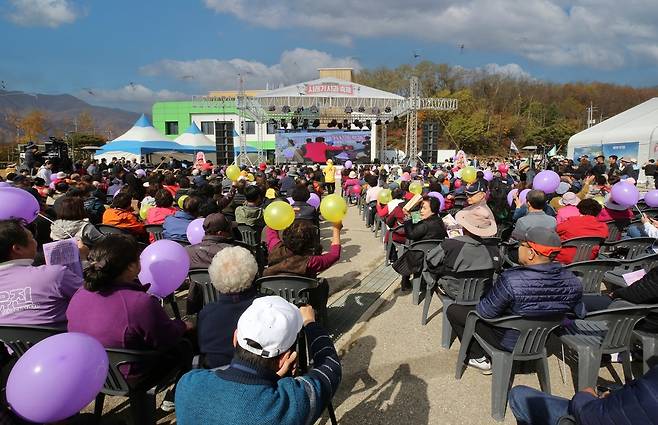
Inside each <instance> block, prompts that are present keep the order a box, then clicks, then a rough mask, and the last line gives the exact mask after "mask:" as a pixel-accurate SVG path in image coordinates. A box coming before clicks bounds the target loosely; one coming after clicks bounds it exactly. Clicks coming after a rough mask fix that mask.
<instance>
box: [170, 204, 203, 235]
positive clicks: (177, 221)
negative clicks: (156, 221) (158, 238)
mask: <svg viewBox="0 0 658 425" xmlns="http://www.w3.org/2000/svg"><path fill="white" fill-rule="evenodd" d="M200 208H201V198H199V197H198V196H190V197H188V198H186V199H185V201H184V202H183V210H182V211H176V212H175V213H174V214H173V215H170V216H168V217H167V218H165V221H164V223H162V235H163V236H164V238H165V239H169V240H171V241H177V242H189V241H188V240H187V226H189V225H190V223H191V222H192V221H194V219H196V218H197V217H198V216H199V209H200Z"/></svg>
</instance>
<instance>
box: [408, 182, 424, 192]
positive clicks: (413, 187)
mask: <svg viewBox="0 0 658 425" xmlns="http://www.w3.org/2000/svg"><path fill="white" fill-rule="evenodd" d="M409 192H411V193H413V194H414V195H420V194H421V193H423V184H422V183H421V182H418V181H415V182H411V184H410V185H409Z"/></svg>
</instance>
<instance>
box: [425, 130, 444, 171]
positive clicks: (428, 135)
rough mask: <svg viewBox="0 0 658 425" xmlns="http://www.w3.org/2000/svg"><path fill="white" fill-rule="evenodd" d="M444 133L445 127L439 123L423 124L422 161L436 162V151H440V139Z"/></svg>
mask: <svg viewBox="0 0 658 425" xmlns="http://www.w3.org/2000/svg"><path fill="white" fill-rule="evenodd" d="M442 133H443V126H442V125H441V124H440V123H438V122H426V123H423V137H422V139H421V141H422V147H421V157H420V158H421V159H422V160H423V162H429V163H434V162H436V151H437V150H438V149H439V137H441V134H442Z"/></svg>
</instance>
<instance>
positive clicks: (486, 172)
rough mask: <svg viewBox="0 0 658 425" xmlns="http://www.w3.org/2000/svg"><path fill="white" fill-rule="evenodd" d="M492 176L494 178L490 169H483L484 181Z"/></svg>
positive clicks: (489, 179)
mask: <svg viewBox="0 0 658 425" xmlns="http://www.w3.org/2000/svg"><path fill="white" fill-rule="evenodd" d="M493 178H494V175H493V173H492V172H491V171H489V170H485V171H484V179H485V180H486V181H488V182H490V181H491V180H493Z"/></svg>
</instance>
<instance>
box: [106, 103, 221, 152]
mask: <svg viewBox="0 0 658 425" xmlns="http://www.w3.org/2000/svg"><path fill="white" fill-rule="evenodd" d="M199 151H201V152H215V146H214V145H206V146H195V147H192V146H188V145H181V144H179V143H176V142H172V141H171V140H169V139H167V138H166V137H165V136H163V135H162V134H160V132H159V131H158V130H156V129H155V127H153V126H152V125H151V123H150V122H149V120H148V118H146V116H145V115H144V114H142V116H141V117H140V118H139V119H138V120H137V122H136V123H135V125H133V126H132V128H130V130H128V131H126V132H125V133H124V134H122V135H121V136H119V137H117V138H116V139H114V140H112V141H111V142H108V143H107V144H106V145H104V146H103V147H101V148H100V149H98V150H97V151H96V153H95V154H94V158H96V159H101V158H106V159H111V158H112V157H117V158H120V157H124V158H126V159H128V160H132V159H136V160H137V161H140V160H141V157H142V155H148V154H152V153H156V152H161V153H165V152H179V153H184V154H194V153H196V152H199Z"/></svg>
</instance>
